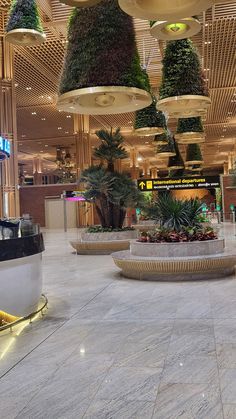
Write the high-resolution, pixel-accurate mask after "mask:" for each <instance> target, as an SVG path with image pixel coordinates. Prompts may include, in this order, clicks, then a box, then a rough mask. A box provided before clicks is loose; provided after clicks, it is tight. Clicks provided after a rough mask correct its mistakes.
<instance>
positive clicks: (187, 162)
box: [185, 160, 203, 166]
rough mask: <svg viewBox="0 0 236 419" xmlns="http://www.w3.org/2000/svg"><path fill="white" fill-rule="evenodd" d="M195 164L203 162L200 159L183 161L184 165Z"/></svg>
mask: <svg viewBox="0 0 236 419" xmlns="http://www.w3.org/2000/svg"><path fill="white" fill-rule="evenodd" d="M195 164H197V165H198V164H203V161H202V160H188V161H186V163H185V166H194V165H195Z"/></svg>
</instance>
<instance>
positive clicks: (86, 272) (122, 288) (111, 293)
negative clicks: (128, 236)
mask: <svg viewBox="0 0 236 419" xmlns="http://www.w3.org/2000/svg"><path fill="white" fill-rule="evenodd" d="M224 232H225V235H226V236H227V239H229V240H230V242H229V243H230V245H231V246H236V236H235V232H234V230H233V229H232V226H231V225H226V226H225V228H224ZM75 236H76V232H75V231H69V232H68V233H67V234H65V233H62V232H50V233H49V232H45V241H46V252H45V254H44V258H43V269H44V292H45V294H46V295H47V296H48V299H49V310H48V312H47V314H46V316H44V318H42V319H41V318H38V319H37V320H36V321H35V322H34V323H33V324H31V325H26V326H25V325H24V326H21V327H20V328H18V329H16V330H15V331H14V332H13V333H12V334H10V333H4V334H3V335H0V418H1V419H15V418H17V419H74V418H75V419H80V418H86V419H89V418H90V419H128V418H129V419H131V418H132V419H149V418H150V419H151V418H153V419H177V418H181V419H192V418H193V419H222V418H224V419H236V280H235V279H234V277H230V278H228V279H225V280H214V281H211V282H210V281H209V282H207V281H204V282H192V283H187V282H177V283H171V282H170V283H161V282H159V283H156V282H140V281H132V280H128V279H122V278H121V277H120V276H119V272H118V270H117V268H116V267H115V266H114V265H113V262H112V259H111V257H110V256H93V257H90V256H76V255H75V254H73V252H72V248H70V246H69V239H71V238H74V237H75Z"/></svg>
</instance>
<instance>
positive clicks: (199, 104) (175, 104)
mask: <svg viewBox="0 0 236 419" xmlns="http://www.w3.org/2000/svg"><path fill="white" fill-rule="evenodd" d="M210 105H211V99H210V98H209V97H208V96H200V95H183V96H172V97H167V98H165V99H161V100H159V101H158V103H157V108H158V110H159V111H162V112H165V113H167V114H168V115H169V116H171V117H172V118H192V117H195V116H205V115H206V111H207V109H208V108H209V106H210Z"/></svg>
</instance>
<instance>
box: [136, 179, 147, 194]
mask: <svg viewBox="0 0 236 419" xmlns="http://www.w3.org/2000/svg"><path fill="white" fill-rule="evenodd" d="M138 186H139V188H140V189H141V190H142V191H143V190H144V188H145V186H146V182H143V181H142V180H141V182H139V184H138Z"/></svg>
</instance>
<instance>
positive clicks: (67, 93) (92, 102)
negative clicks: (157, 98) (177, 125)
mask: <svg viewBox="0 0 236 419" xmlns="http://www.w3.org/2000/svg"><path fill="white" fill-rule="evenodd" d="M124 45H125V48H124ZM59 91H60V94H59V98H58V103H57V106H58V108H59V110H62V111H66V112H70V113H71V112H72V113H80V114H91V115H104V114H118V113H125V112H132V111H136V110H138V109H142V108H145V107H146V106H149V105H150V104H151V103H152V98H151V95H150V85H149V80H148V77H147V74H146V72H145V71H144V70H142V68H141V65H140V59H139V55H138V51H137V47H136V43H135V31H134V25H133V20H132V18H131V17H130V16H128V15H126V14H125V13H123V12H122V10H121V9H120V8H119V6H118V1H117V0H103V1H102V2H101V3H100V4H98V5H97V6H94V7H90V8H88V9H87V8H85V9H77V8H75V9H74V10H73V12H72V16H71V19H70V23H69V29H68V46H67V53H66V57H65V64H64V70H63V74H62V77H61V83H60V89H59Z"/></svg>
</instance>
